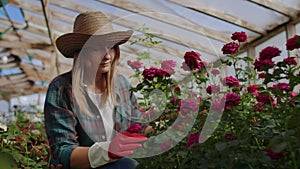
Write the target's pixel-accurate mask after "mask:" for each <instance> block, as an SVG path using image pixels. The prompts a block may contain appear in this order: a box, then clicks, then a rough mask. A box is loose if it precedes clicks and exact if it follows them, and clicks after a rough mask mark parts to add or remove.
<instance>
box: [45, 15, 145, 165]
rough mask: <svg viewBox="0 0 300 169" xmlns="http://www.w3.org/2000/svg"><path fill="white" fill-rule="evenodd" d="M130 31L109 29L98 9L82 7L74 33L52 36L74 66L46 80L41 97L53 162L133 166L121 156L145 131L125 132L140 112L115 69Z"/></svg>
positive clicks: (134, 146)
mask: <svg viewBox="0 0 300 169" xmlns="http://www.w3.org/2000/svg"><path fill="white" fill-rule="evenodd" d="M132 33H133V32H132V31H118V32H115V31H113V29H112V25H111V23H110V21H109V20H108V18H107V17H106V16H105V15H104V14H103V13H101V12H85V13H81V14H79V15H78V16H77V17H76V19H75V22H74V27H73V32H72V33H67V34H64V35H62V36H60V37H59V38H58V39H57V40H56V45H57V48H58V50H59V51H60V52H61V53H62V54H63V55H64V56H65V57H67V58H74V62H73V68H72V71H70V72H67V73H65V74H62V75H59V76H58V77H56V78H55V79H54V80H53V81H52V82H51V83H50V85H49V88H48V91H47V96H46V100H45V107H44V115H45V128H46V134H47V137H48V140H49V144H50V147H51V150H52V153H53V154H52V159H51V163H52V164H53V165H56V167H58V168H60V167H61V165H62V168H99V169H102V168H103V169H104V168H105V169H106V168H107V169H108V168H111V169H113V168H126V169H131V168H135V167H136V165H137V162H136V161H135V160H133V159H131V158H128V157H125V156H130V155H132V154H133V153H134V150H135V149H138V148H140V147H141V144H142V142H144V141H146V140H147V138H146V137H145V135H144V134H145V133H146V130H142V131H141V133H144V134H139V133H129V132H126V129H127V128H128V127H129V126H130V125H131V124H132V123H135V122H137V120H138V119H139V114H138V111H137V109H136V107H135V105H136V100H135V98H134V96H133V94H132V92H130V91H129V88H130V85H129V83H128V81H127V80H126V78H125V77H124V76H122V75H119V74H116V73H115V66H116V63H117V61H118V60H119V57H120V49H119V45H121V44H123V43H125V42H126V41H128V39H129V38H130V37H131V35H132ZM147 130H148V129H147Z"/></svg>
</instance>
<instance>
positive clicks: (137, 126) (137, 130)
mask: <svg viewBox="0 0 300 169" xmlns="http://www.w3.org/2000/svg"><path fill="white" fill-rule="evenodd" d="M142 130H143V128H142V126H141V125H140V124H137V123H136V124H131V125H130V126H129V127H128V129H127V130H126V131H128V132H130V133H141V132H142Z"/></svg>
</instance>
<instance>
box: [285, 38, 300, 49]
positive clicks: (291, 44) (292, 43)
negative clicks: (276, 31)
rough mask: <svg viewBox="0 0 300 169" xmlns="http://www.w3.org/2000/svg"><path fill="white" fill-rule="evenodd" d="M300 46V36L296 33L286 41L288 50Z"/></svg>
mask: <svg viewBox="0 0 300 169" xmlns="http://www.w3.org/2000/svg"><path fill="white" fill-rule="evenodd" d="M298 48H300V37H299V35H295V36H294V37H292V38H290V39H288V40H287V42H286V50H294V49H298Z"/></svg>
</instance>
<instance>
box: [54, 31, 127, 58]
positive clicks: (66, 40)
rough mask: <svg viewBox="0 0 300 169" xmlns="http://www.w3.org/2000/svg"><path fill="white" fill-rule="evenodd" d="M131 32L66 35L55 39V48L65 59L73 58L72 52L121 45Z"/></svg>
mask: <svg viewBox="0 0 300 169" xmlns="http://www.w3.org/2000/svg"><path fill="white" fill-rule="evenodd" d="M132 34H133V31H132V30H128V31H118V32H111V33H107V34H103V35H87V34H80V33H67V34H64V35H62V36H60V37H58V38H57V39H56V47H57V49H58V50H59V51H60V53H61V54H62V55H63V56H65V57H66V58H73V55H74V52H76V51H78V50H80V49H82V48H83V47H84V46H85V45H87V46H103V45H108V46H114V45H121V44H123V43H125V42H127V41H128V40H129V38H130V37H131V35H132Z"/></svg>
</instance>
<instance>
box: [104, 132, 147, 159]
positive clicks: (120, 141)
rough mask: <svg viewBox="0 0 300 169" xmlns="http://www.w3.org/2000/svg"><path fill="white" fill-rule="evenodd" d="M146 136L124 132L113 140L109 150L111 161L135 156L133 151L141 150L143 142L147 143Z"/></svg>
mask: <svg viewBox="0 0 300 169" xmlns="http://www.w3.org/2000/svg"><path fill="white" fill-rule="evenodd" d="M146 140H147V137H146V136H145V135H144V134H139V133H130V132H122V133H119V134H117V135H116V137H115V138H114V139H112V141H111V143H110V144H109V148H108V157H109V158H110V159H119V158H122V157H124V156H130V155H132V154H133V150H135V149H138V148H141V147H142V142H144V141H146Z"/></svg>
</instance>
